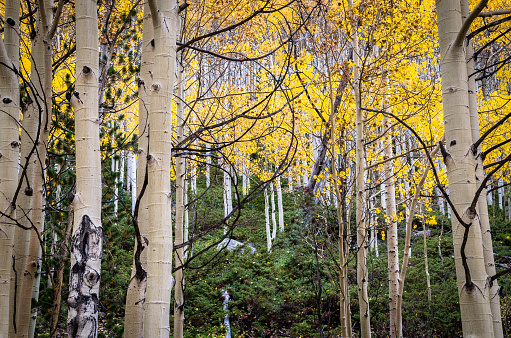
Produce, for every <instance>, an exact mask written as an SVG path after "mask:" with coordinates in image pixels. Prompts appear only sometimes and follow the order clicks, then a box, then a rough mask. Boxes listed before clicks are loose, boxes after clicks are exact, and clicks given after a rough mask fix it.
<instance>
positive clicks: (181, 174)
mask: <svg viewBox="0 0 511 338" xmlns="http://www.w3.org/2000/svg"><path fill="white" fill-rule="evenodd" d="M183 72H184V69H183V66H182V65H180V66H179V67H178V71H177V97H178V99H177V100H176V106H177V114H176V115H177V126H176V142H177V143H180V142H181V141H182V140H183V138H184V135H183V134H184V127H185V115H184V102H183V101H184V99H185V96H184V87H185V85H186V84H185V83H184V81H183ZM185 174H186V165H185V159H184V157H177V158H176V233H175V238H174V242H175V244H176V245H180V244H183V237H184V236H183V221H184V211H185V206H184V194H185ZM174 257H175V263H174V266H175V267H176V268H178V267H180V266H182V265H183V263H184V250H183V248H179V249H177V250H176V253H175V255H174ZM175 279H176V287H175V289H174V338H182V337H183V325H184V319H185V314H184V293H183V292H184V273H183V269H182V268H180V269H178V270H177V271H176V272H175Z"/></svg>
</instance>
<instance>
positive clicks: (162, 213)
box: [144, 0, 179, 338]
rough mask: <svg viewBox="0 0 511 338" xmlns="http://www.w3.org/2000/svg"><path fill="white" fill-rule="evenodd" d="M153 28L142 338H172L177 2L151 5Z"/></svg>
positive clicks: (153, 1) (166, 0)
mask: <svg viewBox="0 0 511 338" xmlns="http://www.w3.org/2000/svg"><path fill="white" fill-rule="evenodd" d="M149 7H150V9H151V14H152V19H153V27H154V45H155V53H154V69H155V70H157V71H155V72H154V73H153V84H152V92H151V108H150V109H151V110H150V113H149V121H150V122H149V125H150V128H149V154H148V179H149V185H148V197H149V204H148V206H149V225H150V229H149V244H148V250H149V252H148V255H147V291H146V300H145V309H146V313H145V318H144V337H148V338H149V337H150V338H153V337H155V338H156V337H168V336H169V335H170V323H169V317H170V306H171V305H170V298H171V290H172V286H173V278H172V255H173V251H172V248H173V243H172V241H173V238H172V217H171V216H172V215H171V200H172V199H171V194H170V174H169V173H170V164H171V148H172V144H171V142H172V116H171V107H172V97H173V90H174V80H175V71H176V36H177V31H178V28H179V19H178V9H179V5H178V3H177V1H175V0H164V1H158V2H157V1H155V0H149Z"/></svg>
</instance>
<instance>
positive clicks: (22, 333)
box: [15, 1, 53, 337]
mask: <svg viewBox="0 0 511 338" xmlns="http://www.w3.org/2000/svg"><path fill="white" fill-rule="evenodd" d="M41 3H42V4H43V5H44V6H45V10H44V11H40V12H39V15H40V14H41V13H45V14H46V19H45V20H43V19H42V18H41V17H39V23H38V33H37V36H36V41H34V49H33V52H32V54H33V58H34V59H33V63H32V69H31V83H32V85H33V86H34V89H35V93H34V94H33V101H34V102H32V104H30V106H29V107H28V110H29V111H30V112H29V113H28V114H27V121H26V122H27V132H28V131H29V132H31V133H32V134H30V135H28V134H27V133H22V142H21V143H22V152H23V153H24V154H27V152H30V150H31V148H32V147H33V146H34V140H35V142H36V149H37V151H36V152H35V153H34V154H32V156H31V157H30V162H29V167H28V168H27V169H28V170H27V178H28V181H29V182H30V184H31V189H30V194H29V195H30V197H28V196H27V194H26V192H27V190H25V194H24V195H22V196H23V197H24V198H23V199H22V200H23V201H24V202H25V203H27V202H28V203H27V204H26V205H25V206H24V207H25V208H26V210H28V211H29V215H30V217H31V221H30V222H31V224H33V225H34V227H35V229H32V230H31V231H29V232H28V231H24V230H23V229H21V228H19V227H18V228H17V234H16V236H19V238H18V237H16V242H17V243H16V244H18V245H19V246H18V247H17V248H16V247H15V249H16V250H17V251H18V250H19V252H20V253H21V255H22V256H21V257H25V258H24V259H23V260H22V264H23V265H22V266H23V270H22V271H24V273H23V275H22V276H23V277H22V282H21V283H20V284H19V286H20V287H19V288H18V291H19V296H20V298H19V301H18V302H17V308H18V313H19V317H18V319H17V321H18V332H17V337H28V336H29V326H30V321H31V317H32V309H31V307H32V293H33V289H36V293H38V290H39V284H38V283H37V281H38V279H37V278H36V273H37V271H38V267H40V262H39V252H40V250H41V243H40V240H39V236H38V234H42V229H43V223H44V212H43V203H44V189H43V184H44V176H45V173H44V169H43V168H44V167H45V166H44V163H45V159H46V148H47V145H48V139H49V134H50V123H51V112H52V105H51V98H52V68H51V67H52V58H51V57H52V54H51V37H49V36H47V33H48V30H49V25H50V24H51V23H52V16H53V15H52V13H53V12H52V11H51V10H50V8H51V5H52V4H51V3H50V2H49V1H41ZM36 101H37V103H36ZM23 120H24V121H23V125H25V118H24V119H23ZM23 148H28V149H24V150H23ZM26 156H28V155H26ZM23 160H25V158H23V157H22V161H23ZM27 197H28V201H27ZM22 200H20V202H21V201H22ZM26 225H27V226H30V223H28V222H27V223H26ZM18 229H20V230H21V231H18ZM27 254H28V256H26V255H27Z"/></svg>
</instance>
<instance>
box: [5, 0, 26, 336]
mask: <svg viewBox="0 0 511 338" xmlns="http://www.w3.org/2000/svg"><path fill="white" fill-rule="evenodd" d="M19 12H20V2H19V1H16V0H12V1H6V2H5V13H4V14H5V15H4V20H5V21H4V38H3V41H1V37H0V192H1V193H0V212H1V213H0V233H1V235H0V337H7V336H8V334H9V327H10V326H11V327H12V324H13V315H14V314H13V313H11V311H10V306H9V304H11V305H12V304H14V298H13V297H14V295H13V294H12V293H11V292H10V288H11V283H14V280H13V281H12V282H11V270H12V251H13V244H14V233H15V225H14V224H15V223H14V222H13V221H12V219H16V216H17V215H16V211H15V210H16V209H15V206H14V205H13V198H14V194H15V192H16V187H17V183H18V156H19V142H18V139H19V138H18V137H19V126H18V120H19V102H20V99H19V84H18V76H17V74H16V71H17V69H18V65H19V35H18V30H19ZM16 272H17V277H18V278H21V277H22V275H23V271H22V270H21V271H16ZM18 291H19V290H18Z"/></svg>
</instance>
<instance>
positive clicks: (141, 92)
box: [124, 2, 154, 338]
mask: <svg viewBox="0 0 511 338" xmlns="http://www.w3.org/2000/svg"><path fill="white" fill-rule="evenodd" d="M152 40H153V22H152V16H151V11H150V10H149V5H148V3H147V2H145V3H144V21H143V32H142V56H141V58H142V60H141V63H140V80H139V83H138V96H139V109H138V137H139V138H138V156H137V165H136V166H137V178H136V181H137V186H136V196H140V195H141V193H142V189H143V185H144V184H143V183H144V181H145V176H146V174H147V155H148V149H149V146H148V145H149V138H148V137H149V110H150V109H151V100H150V90H151V87H152V73H153V62H154V46H153V44H152ZM132 196H133V195H132ZM147 196H148V192H147V190H146V191H145V193H144V194H143V195H142V196H141V198H140V203H139V207H138V219H137V223H138V228H139V231H140V234H141V236H145V237H146V238H147V237H148V232H149V211H148V197H147ZM136 198H138V197H135V199H136ZM144 244H145V243H144V241H142V245H144ZM136 250H137V247H136V245H135V251H136ZM139 259H140V267H141V268H142V270H143V271H139V273H138V274H137V267H136V262H135V261H134V262H133V267H132V270H131V280H130V283H129V285H128V291H127V295H126V312H125V314H124V337H125V338H143V337H144V313H145V295H146V285H147V274H146V271H147V247H145V248H143V249H142V251H141V253H140V258H139Z"/></svg>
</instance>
